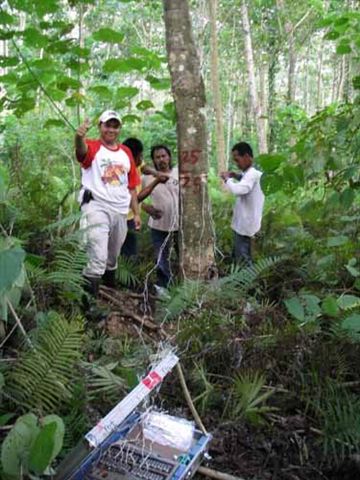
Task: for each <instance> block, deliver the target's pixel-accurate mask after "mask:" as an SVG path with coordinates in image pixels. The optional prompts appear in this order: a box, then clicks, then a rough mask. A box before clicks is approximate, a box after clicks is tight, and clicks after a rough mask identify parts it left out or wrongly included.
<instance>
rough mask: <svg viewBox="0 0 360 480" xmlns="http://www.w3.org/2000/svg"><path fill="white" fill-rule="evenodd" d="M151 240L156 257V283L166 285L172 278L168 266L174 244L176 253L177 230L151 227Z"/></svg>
mask: <svg viewBox="0 0 360 480" xmlns="http://www.w3.org/2000/svg"><path fill="white" fill-rule="evenodd" d="M150 230H151V240H152V243H153V247H154V251H155V258H156V273H157V282H156V283H157V285H159V286H160V287H167V286H168V285H169V283H170V280H171V278H172V273H171V268H170V253H171V248H172V247H173V246H174V248H175V251H176V254H177V255H178V242H177V233H178V232H163V231H162V230H155V229H154V228H151V229H150Z"/></svg>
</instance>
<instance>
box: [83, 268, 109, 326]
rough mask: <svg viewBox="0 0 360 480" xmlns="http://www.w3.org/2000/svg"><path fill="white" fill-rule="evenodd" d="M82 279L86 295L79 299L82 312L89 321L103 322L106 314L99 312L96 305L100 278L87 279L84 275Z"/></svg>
mask: <svg viewBox="0 0 360 480" xmlns="http://www.w3.org/2000/svg"><path fill="white" fill-rule="evenodd" d="M84 279H85V285H84V290H85V292H86V293H85V294H84V295H83V297H82V299H81V303H82V311H83V313H84V315H85V317H86V318H87V319H88V320H90V321H100V320H104V318H106V316H107V312H104V311H103V310H101V309H100V308H99V307H98V306H97V304H96V298H97V296H98V293H99V288H100V282H101V278H100V277H87V276H85V275H84Z"/></svg>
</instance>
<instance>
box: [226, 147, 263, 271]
mask: <svg viewBox="0 0 360 480" xmlns="http://www.w3.org/2000/svg"><path fill="white" fill-rule="evenodd" d="M232 156H233V160H234V161H235V163H236V164H237V166H238V167H239V168H240V170H241V171H242V173H241V174H238V173H235V172H223V173H222V174H221V177H222V179H223V180H224V181H225V185H226V188H227V189H228V190H229V191H230V192H231V193H233V194H234V195H235V196H236V202H235V206H234V211H233V219H232V223H231V228H232V229H233V230H234V232H235V241H234V254H235V260H236V261H237V262H239V263H240V262H245V263H247V264H248V265H251V263H252V258H251V238H252V237H253V236H254V235H255V234H256V233H257V232H258V231H259V230H260V227H261V217H262V211H263V206H264V194H263V192H262V190H261V185H260V179H261V175H262V173H261V172H260V171H259V170H256V168H254V167H253V166H252V163H253V152H252V148H251V146H250V145H249V144H248V143H246V142H240V143H237V144H236V145H234V146H233V148H232Z"/></svg>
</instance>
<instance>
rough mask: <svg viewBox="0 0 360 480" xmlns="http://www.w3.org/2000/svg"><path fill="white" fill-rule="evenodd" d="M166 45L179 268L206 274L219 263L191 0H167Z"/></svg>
mask: <svg viewBox="0 0 360 480" xmlns="http://www.w3.org/2000/svg"><path fill="white" fill-rule="evenodd" d="M163 4H164V11H165V29H166V49H167V54H168V62H169V69H170V75H171V84H172V92H173V95H174V99H175V107H176V114H177V138H178V152H179V167H180V269H181V272H182V274H183V276H184V277H185V278H186V277H187V278H207V277H208V276H209V274H211V271H212V269H213V266H214V239H213V234H212V230H211V212H210V203H209V198H208V187H207V177H208V159H207V142H206V127H205V88H204V82H203V79H202V76H201V73H200V63H199V58H198V55H197V52H196V48H195V44H194V39H193V35H192V28H191V22H190V15H189V7H188V2H187V0H163Z"/></svg>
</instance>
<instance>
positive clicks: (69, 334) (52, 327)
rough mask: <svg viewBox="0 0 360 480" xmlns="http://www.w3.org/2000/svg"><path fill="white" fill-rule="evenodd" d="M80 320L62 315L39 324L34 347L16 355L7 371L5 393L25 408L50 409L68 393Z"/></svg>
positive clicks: (77, 355) (77, 351)
mask: <svg viewBox="0 0 360 480" xmlns="http://www.w3.org/2000/svg"><path fill="white" fill-rule="evenodd" d="M82 332H83V322H82V320H73V321H71V322H68V321H67V320H65V319H63V318H62V317H60V316H59V317H58V318H57V319H53V320H52V321H50V322H46V323H45V324H44V326H43V327H41V328H40V331H39V334H38V336H37V340H36V343H35V345H34V348H33V349H31V350H29V351H26V352H24V353H23V354H22V355H20V357H19V359H18V361H17V362H16V365H15V367H14V368H13V369H12V370H11V371H10V372H9V374H8V379H7V382H6V384H7V385H9V387H8V391H7V393H8V395H9V396H11V397H12V398H13V399H14V401H15V402H16V403H18V404H19V405H21V406H22V407H23V408H24V409H27V410H31V409H33V410H37V411H39V412H40V413H41V414H43V413H47V412H51V411H54V410H55V409H56V407H58V406H59V405H60V404H61V403H62V402H64V401H66V400H68V399H69V398H70V397H71V391H72V379H73V377H74V370H73V369H74V365H75V363H76V361H77V360H78V359H79V358H80V347H81V343H82V339H83V333H82Z"/></svg>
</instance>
